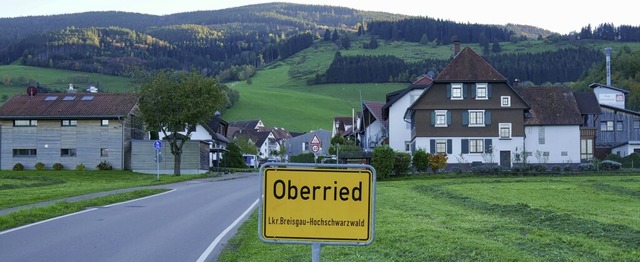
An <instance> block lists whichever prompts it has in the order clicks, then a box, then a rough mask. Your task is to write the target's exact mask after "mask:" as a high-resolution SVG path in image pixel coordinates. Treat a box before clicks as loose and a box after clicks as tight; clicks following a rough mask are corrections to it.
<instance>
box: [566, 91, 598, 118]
mask: <svg viewBox="0 0 640 262" xmlns="http://www.w3.org/2000/svg"><path fill="white" fill-rule="evenodd" d="M573 97H574V98H575V99H576V102H577V103H578V109H579V110H580V113H581V114H583V115H599V114H602V110H601V109H600V104H599V103H598V98H597V97H596V94H595V93H593V92H573Z"/></svg>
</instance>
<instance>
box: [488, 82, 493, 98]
mask: <svg viewBox="0 0 640 262" xmlns="http://www.w3.org/2000/svg"><path fill="white" fill-rule="evenodd" d="M492 94H493V88H491V84H487V97H488V98H491V95H492Z"/></svg>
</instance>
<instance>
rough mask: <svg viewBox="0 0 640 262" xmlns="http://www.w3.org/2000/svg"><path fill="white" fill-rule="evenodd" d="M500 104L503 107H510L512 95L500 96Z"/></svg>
mask: <svg viewBox="0 0 640 262" xmlns="http://www.w3.org/2000/svg"><path fill="white" fill-rule="evenodd" d="M500 106H502V107H510V106H511V97H510V96H501V97H500Z"/></svg>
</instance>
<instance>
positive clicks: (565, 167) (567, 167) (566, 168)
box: [562, 165, 573, 172]
mask: <svg viewBox="0 0 640 262" xmlns="http://www.w3.org/2000/svg"><path fill="white" fill-rule="evenodd" d="M562 170H563V171H565V172H571V171H573V166H572V165H565V166H564V167H563V168H562Z"/></svg>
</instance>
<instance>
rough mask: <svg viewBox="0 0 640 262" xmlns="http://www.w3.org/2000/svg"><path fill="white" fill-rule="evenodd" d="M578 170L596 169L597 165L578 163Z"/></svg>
mask: <svg viewBox="0 0 640 262" xmlns="http://www.w3.org/2000/svg"><path fill="white" fill-rule="evenodd" d="M578 170H580V171H595V170H596V166H595V165H594V164H593V163H580V164H579V165H578Z"/></svg>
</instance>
